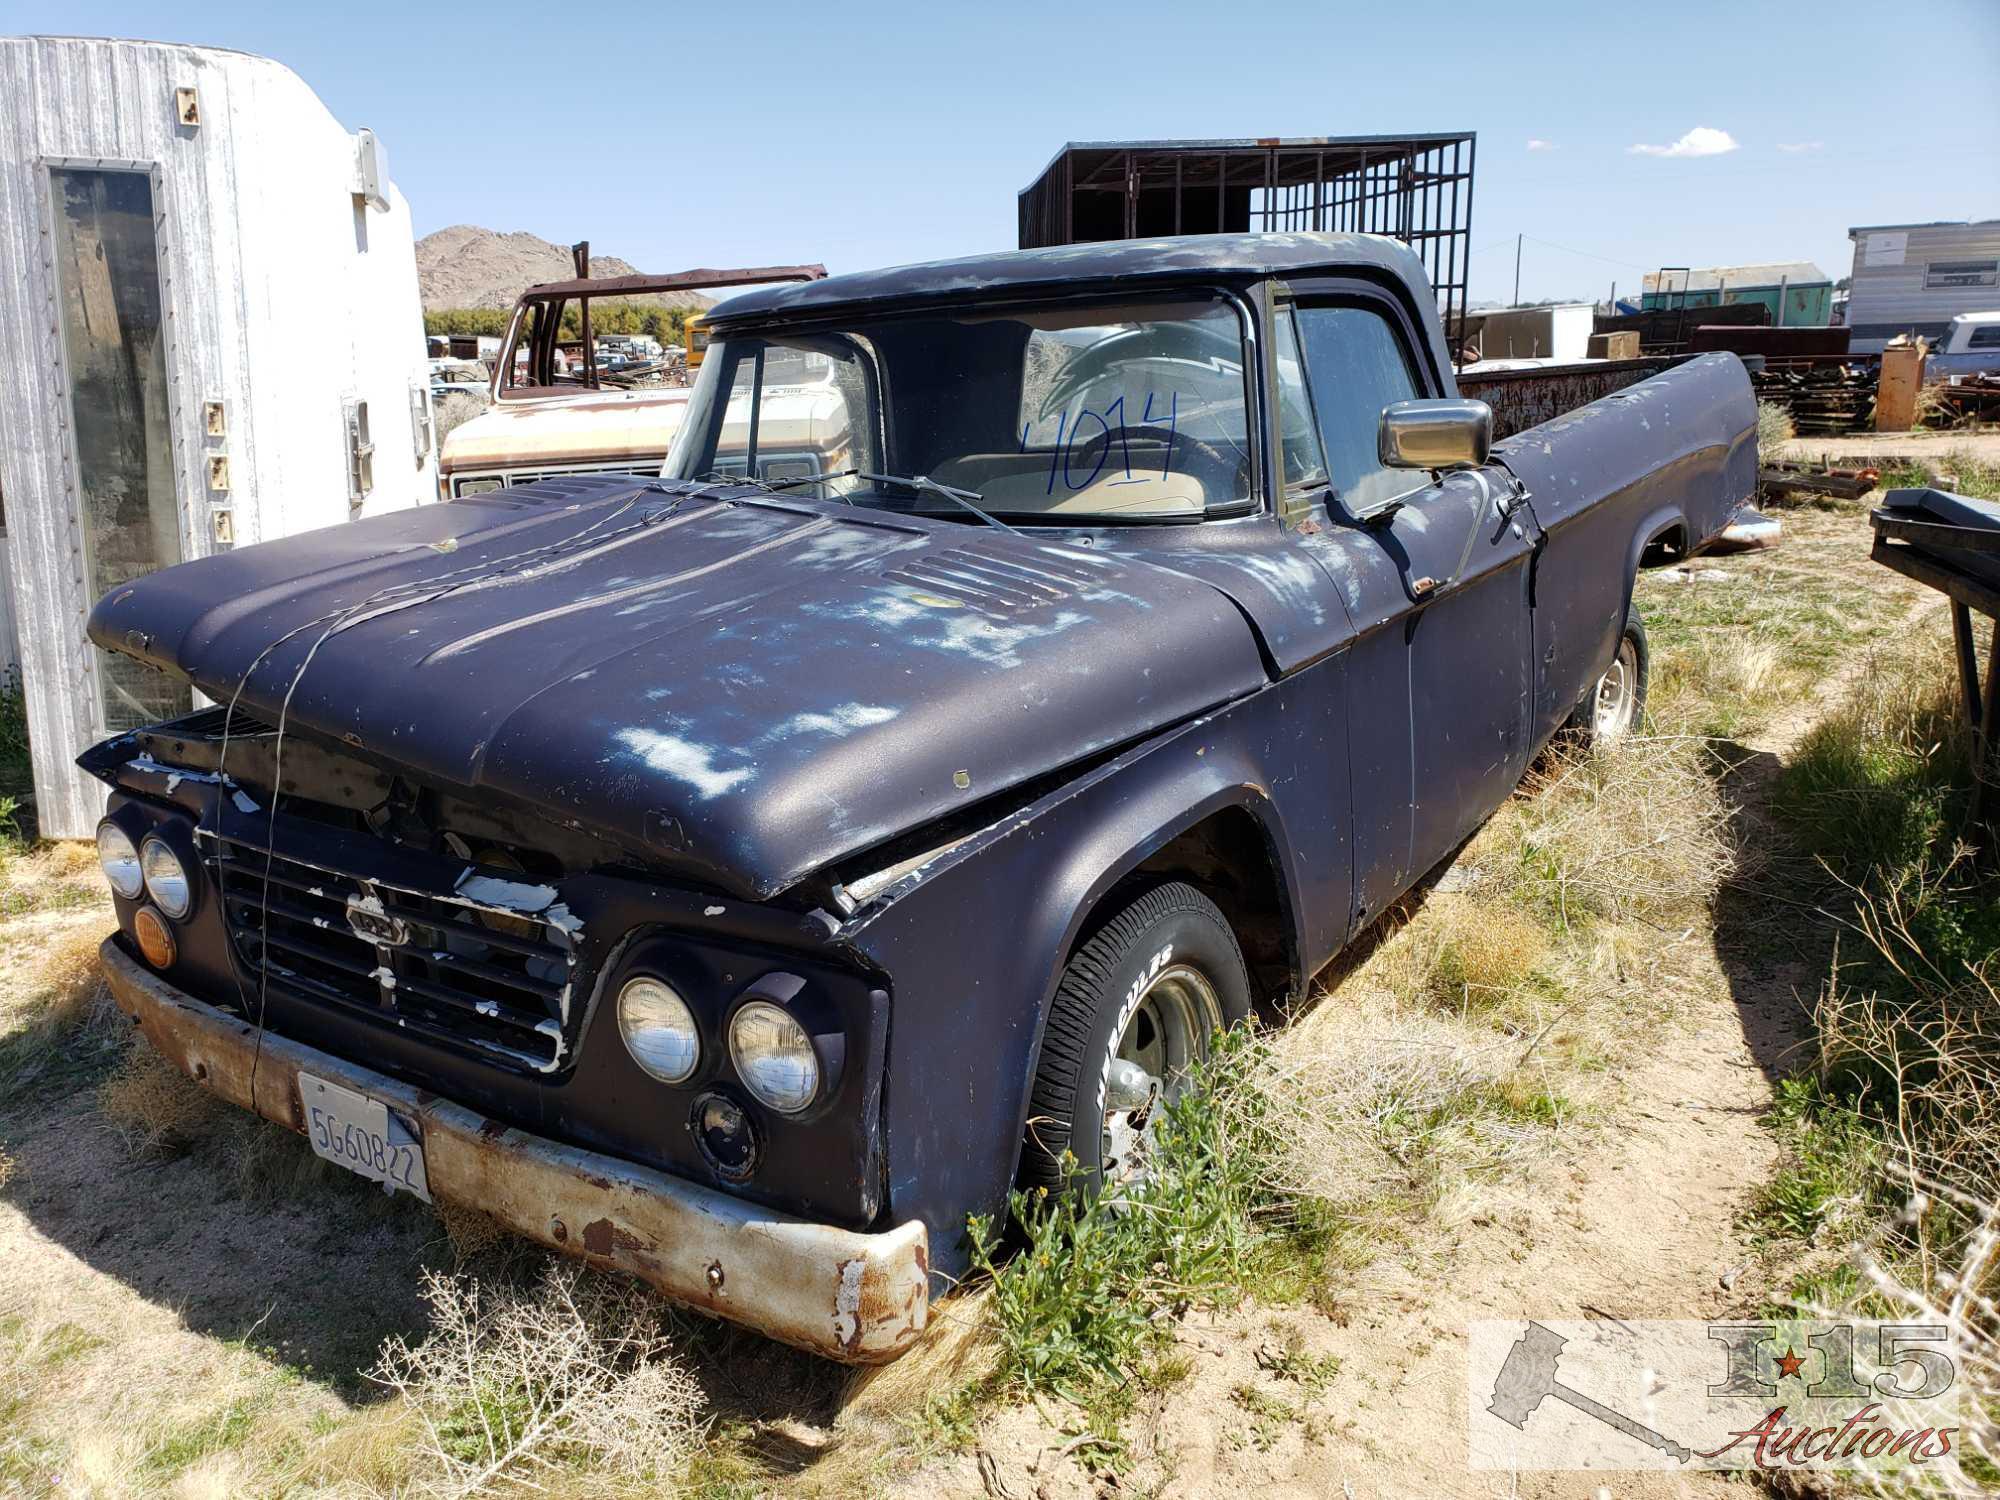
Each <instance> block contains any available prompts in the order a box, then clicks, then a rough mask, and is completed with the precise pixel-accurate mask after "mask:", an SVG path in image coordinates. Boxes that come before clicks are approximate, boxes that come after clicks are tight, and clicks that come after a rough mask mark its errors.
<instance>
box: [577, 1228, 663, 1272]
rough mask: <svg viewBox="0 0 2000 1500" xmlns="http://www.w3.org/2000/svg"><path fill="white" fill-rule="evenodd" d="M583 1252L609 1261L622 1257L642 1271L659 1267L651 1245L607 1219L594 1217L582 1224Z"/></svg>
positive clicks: (654, 1269) (656, 1269)
mask: <svg viewBox="0 0 2000 1500" xmlns="http://www.w3.org/2000/svg"><path fill="white" fill-rule="evenodd" d="M583 1253H584V1254H585V1255H593V1256H596V1257H597V1258H598V1259H600V1260H609V1261H616V1260H618V1259H620V1258H621V1257H622V1258H623V1260H624V1261H625V1262H626V1263H628V1264H630V1265H633V1266H637V1267H638V1268H639V1269H641V1270H643V1271H654V1272H657V1271H658V1270H659V1269H660V1259H659V1257H658V1256H657V1255H655V1254H654V1253H653V1247H652V1246H651V1245H649V1244H647V1243H646V1241H644V1240H642V1239H640V1238H639V1237H638V1236H637V1235H636V1234H634V1233H632V1231H631V1230H629V1229H625V1228H623V1227H621V1226H620V1225H617V1224H614V1223H612V1222H611V1221H610V1220H609V1219H595V1220H592V1221H591V1222H590V1223H588V1224H586V1225H584V1226H583Z"/></svg>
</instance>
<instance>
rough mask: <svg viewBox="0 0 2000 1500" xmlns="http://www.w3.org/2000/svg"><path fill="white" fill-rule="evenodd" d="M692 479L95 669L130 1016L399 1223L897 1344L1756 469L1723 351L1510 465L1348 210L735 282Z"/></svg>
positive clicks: (1366, 882)
mask: <svg viewBox="0 0 2000 1500" xmlns="http://www.w3.org/2000/svg"><path fill="white" fill-rule="evenodd" d="M709 327H710V333H711V338H712V342H711V344H710V347H709V350H708V355H707V358H706V359H705V361H704V362H703V365H702V369H701V373H700V378H699V381H698V383H697V385H696V386H695V388H694V391H693V393H692V398H691V403H690V407H689V412H688V416H687V419H686V422H685V425H684V426H683V428H682V430H681V433H680V435H679V437H678V438H677V439H676V446H675V448H674V451H673V452H672V454H671V455H670V456H669V458H668V460H667V463H666V468H665V471H664V473H663V474H662V475H661V476H660V477H659V478H658V479H657V480H653V481H644V480H636V481H635V480H633V479H630V478H619V477H609V476H594V477H588V478H574V479H566V480H554V481H550V482H547V483H543V484H539V485H534V486H531V487H527V488H517V489H512V490H505V491H500V492H495V493H492V494H487V495H481V496H478V497H476V498H469V499H465V500H461V501H459V502H457V503H453V504H450V505H439V506H429V507H424V508H421V509H417V510H410V511H404V512H401V513H398V514H392V515H385V516H382V517H379V518H374V519H370V520H366V521H362V522H359V523H356V524H352V525H347V526H341V527H337V528H332V529H329V530H326V531H321V532H315V533H312V534H309V535H304V536H297V537H292V538H288V539H286V540H282V541H275V542H270V543H267V544H264V545H261V546H255V547H246V548H243V549H241V550H238V551H234V552H227V553H222V554H219V555H216V556H211V557H207V558H203V559H201V560H199V561H196V562H190V563H187V564H184V565H182V566H179V567H174V568H169V569H167V570H165V571H163V572H159V573H155V574H152V575H150V576H148V577H146V578H143V579H141V580H139V581H137V582H135V583H132V584H129V585H126V586H123V587H121V588H119V589H118V590H116V591H115V592H114V593H112V594H111V595H110V596H108V597H107V598H105V599H104V600H103V601H102V602H101V603H100V604H99V605H98V606H97V609H96V611H95V613H94V614H93V615H92V617H91V620H90V633H91V636H92V638H93V639H94V640H95V641H96V642H97V643H98V644H99V645H101V646H102V647H104V648H105V649H106V650H109V651H115V652H122V653H125V654H126V655H128V656H131V657H134V658H136V659H138V660H140V661H142V662H146V663H149V664H151V665H153V666H155V667H157V668H159V669H160V670H162V671H165V672H169V673H172V674H175V675H177V676H179V677H181V678H184V679H186V680H187V681H189V682H191V683H192V684H193V685H194V686H195V687H197V688H199V689H200V691H201V692H202V693H203V694H205V695H206V696H207V698H208V699H209V700H211V702H212V703H213V704H214V705H215V706H214V707H211V708H206V709H203V710H201V711H199V712H197V713H195V714H193V715H191V716H188V717H184V718H181V719H178V720H175V721H173V722H170V723H165V724H161V725H158V726H156V727H154V728H151V729H148V730H145V731H141V732H139V733H135V734H129V735H125V736H122V737H120V738H118V739H114V740H111V741H108V742H106V743H104V744H100V745H98V746H96V747H94V748H92V749H91V750H89V751H87V752H86V753H85V755H84V756H83V757H82V763H83V764H84V765H85V766H86V767H87V768H88V769H89V770H90V771H92V772H93V773H95V774H96V775H97V776H99V777H101V778H102V779H103V780H104V781H106V782H107V783H109V784H110V785H111V787H112V788H113V794H112V796H111V798H110V805H109V812H108V815H107V816H106V818H105V820H104V822H103V825H102V827H101V829H100V832H99V836H98V847H99V851H100V854H101V856H102V860H103V865H104V870H105V873H106V875H107V877H108V879H109V881H110V883H111V886H112V889H113V891H114V893H115V897H116V907H117V917H118V930H117V932H116V933H115V934H114V935H113V936H112V937H111V938H110V939H109V940H108V941H107V943H106V945H105V949H104V960H105V964H106V966H107V969H108V971H109V975H110V981H111V986H112V990H113V993H114V995H115V996H116V999H117V1001H118V1004H119V1005H120V1006H121V1007H122V1008H123V1009H125V1010H126V1011H127V1012H129V1013H130V1015H131V1016H132V1018H133V1019H134V1020H135V1021H136V1022H137V1024H138V1025H139V1027H140V1028H141V1029H142V1030H143V1032H144V1034H145V1035H146V1037H147V1038H148V1040H149V1041H150V1042H151V1043H152V1044H153V1045H154V1046H155V1047H157V1048H158V1049H159V1050H160V1051H161V1052H162V1053H163V1054H165V1055H166V1056H167V1057H168V1058H169V1059H171V1060H172V1061H173V1062H175V1063H176V1064H178V1065H179V1066H180V1067H182V1068H183V1069H185V1070H186V1071H187V1072H188V1073H189V1074H191V1075H192V1076H193V1077H194V1078H196V1079H198V1080H200V1081H201V1082H203V1083H205V1084H206V1085H207V1086H209V1087H210V1088H212V1089H214V1090H216V1091H217V1092H219V1093H220V1094H222V1095H223V1096H224V1097H227V1098H229V1099H232V1100H234V1101H235V1102H236V1103H238V1104H240V1105H242V1106H244V1107H246V1108H249V1109H254V1110H256V1111H257V1112H258V1113H260V1114H262V1115H263V1116H265V1117H267V1118H269V1119H271V1120H275V1121H278V1122H280V1123H283V1124H285V1125H287V1126H290V1127H291V1128H293V1129H295V1130H298V1131H301V1132H303V1133H305V1134H306V1135H307V1136H308V1138H309V1139H310V1140H311V1142H312V1145H313V1149H314V1150H316V1151H318V1152H319V1153H320V1154H321V1155H324V1156H327V1157H330V1158H332V1159H333V1160H336V1161H339V1162H341V1163H343V1164H344V1165H346V1166H348V1167H351V1168H353V1169H354V1170H355V1171H358V1172H361V1173H363V1174H365V1175H367V1176H370V1177H374V1178H377V1179H379V1180H381V1181H382V1182H384V1183H385V1185H389V1186H392V1187H396V1188H400V1189H402V1190H405V1191H409V1192H414V1193H417V1194H419V1195H421V1196H424V1197H439V1198H446V1199H451V1200H455V1201H459V1202H462V1203H466V1204H470V1205H473V1206H475V1207H478V1208H481V1209H484V1210H485V1211H486V1212H488V1213H490V1214H492V1215H494V1216H495V1217H496V1218H498V1219H500V1220H501V1221H503V1222H504V1223H506V1224H507V1225H509V1226H511V1227H512V1228H513V1229H514V1230H516V1231H518V1232H519V1233H521V1234H524V1235H528V1236H532V1237H533V1238H535V1239H537V1240H540V1241H542V1242H543V1243H545V1244H548V1245H550V1246H552V1247H555V1248H557V1249H559V1250H562V1251H565V1252H569V1253H573V1254H577V1255H581V1256H585V1257H587V1258H589V1259H590V1260H591V1261H593V1262H595V1263H598V1264H601V1265H606V1266H613V1267H619V1268H622V1269H624V1270H627V1271H630V1272H632V1273H634V1274H636V1275H638V1276H641V1277H643V1278H645V1279H646V1280H647V1281H649V1282H651V1283H652V1284H653V1285H655V1286H656V1287H658V1288H660V1289H661V1290H662V1291H664V1292H666V1293H668V1294H670V1295H672V1296H674V1297H676V1298H679V1299H682V1300H685V1301H687V1302H689V1303H691V1304H694V1305H696V1306H698V1307H702V1308H706V1309H709V1310H711V1311H713V1312H714V1313H716V1314H718V1315H720V1316H722V1317H726V1318H732V1319H735V1320H738V1321H740V1322H743V1323H746V1324H749V1325H752V1326H754V1327H757V1328H760V1329H763V1330H764V1331H766V1332H767V1333H769V1334H771V1335H772V1336H774V1337H777V1338H780V1339H784V1340H786V1341H789V1342H791V1343H795V1344H798V1345H801V1346H803V1347H806V1348H809V1349H814V1350H817V1351H820V1352H821V1353H824V1354H826V1355H829V1356H831V1357H833V1358H837V1359H843V1360H850V1361H881V1360H885V1359H888V1358H892V1357H893V1356H894V1355H896V1354H897V1353H899V1352H900V1351H902V1350H903V1349H904V1348H906V1347H907V1346H908V1345H909V1344H910V1343H911V1342H912V1341H914V1340H915V1339H916V1338H917V1337H918V1335H919V1334H920V1333H921V1331H922V1329H923V1327H924V1323H925V1319H926V1316H927V1312H928V1308H929V1302H930V1298H931V1296H932V1293H933V1288H934V1285H942V1284H943V1281H942V1278H945V1277H949V1276H951V1275H954V1274H956V1273H958V1272H960V1271H962V1270H963V1269H964V1268H965V1266H966V1264H967V1257H968V1252H967V1245H966V1240H965V1225H966V1218H967V1216H968V1215H969V1214H980V1213H993V1212H995V1211H1004V1208H1005V1203H1006V1194H1007V1191H1008V1189H1009V1187H1010V1186H1012V1185H1014V1184H1016V1183H1020V1182H1027V1183H1054V1182H1057V1181H1059V1180H1060V1179H1061V1173H1062V1167H1061V1157H1062V1155H1063V1153H1064V1152H1065V1151H1067V1152H1072V1153H1074V1155H1075V1157H1076V1159H1077V1161H1078V1163H1079V1164H1080V1167H1081V1169H1082V1171H1083V1173H1084V1176H1085V1179H1086V1181H1088V1182H1113V1183H1115V1182H1119V1181H1124V1180H1128V1179H1130V1178H1131V1177H1133V1176H1134V1175H1136V1174H1142V1173H1143V1172H1144V1171H1145V1170H1146V1153H1147V1150H1148V1142H1149V1129H1150V1121H1151V1120H1152V1118H1153V1117H1154V1114H1155V1112H1156V1108H1157V1106H1158V1103H1159V1101H1160V1099H1161V1097H1162V1096H1163V1094H1166V1095H1170V1094H1171V1093H1172V1091H1173V1090H1175V1089H1176V1088H1177V1087H1179V1086H1180V1085H1181V1081H1182V1079H1183V1078H1184V1076H1185V1071H1186V1069H1187V1067H1188V1065H1189V1063H1190V1062H1191V1061H1193V1060H1195V1059H1197V1058H1198V1057H1200V1056H1201V1055H1202V1054H1203V1052H1204V1051H1205V1049H1206V1048H1207V1047H1208V1046H1209V1045H1210V1041H1211V1038H1212V1037H1213V1036H1214V1034H1215V1032H1216V1030H1217V1029H1218V1028H1221V1027H1225V1026H1227V1025H1229V1024H1230V1023H1232V1022H1235V1021H1238V1020H1240V1019H1242V1018H1243V1017H1245V1016H1247V1015H1248V1014H1250V1013H1251V1012H1252V1011H1253V1010H1257V1009H1259V1008H1263V1007H1269V1006H1272V1005H1274V1004H1275V1003H1277V1002H1280V1001H1282V1000H1283V998H1284V997H1286V996H1287V995H1291V994H1296V993H1300V992H1302V991H1303V989H1304V987H1305V986H1306V985H1307V983H1308V982H1309V981H1310V980H1311V978H1312V976H1313V975H1314V973H1315V972H1316V971H1317V970H1319V969H1320V968H1321V967H1322V966H1323V965H1325V964H1326V963H1327V961H1328V960H1329V959H1330V958H1331V957H1333V955H1334V954H1336V953H1337V952H1338V951H1339V950H1340V948H1341V947H1342V945H1343V944H1344V943H1346V942H1347V941H1348V940H1349V939H1350V938H1351V937H1353V936H1354V935H1355V934H1356V933H1357V932H1359V931H1360V930H1361V929H1362V928H1363V927H1364V926H1365V925H1366V924H1367V923H1368V922H1369V921H1370V920H1371V919H1373V918H1374V917H1375V916H1376V915H1377V914H1378V913H1380V912H1381V911H1382V910H1383V908H1384V907H1385V906H1387V905H1388V904H1389V903H1390V902H1392V901H1394V900H1395V899H1396V898H1397V897H1398V896H1399V895H1400V894H1402V893H1403V892H1404V891H1406V890H1407V889H1408V888H1409V887H1410V886H1411V885H1412V884H1413V883H1414V882H1415V881H1416V880H1418V879H1419V877H1421V876H1422V875H1423V874H1424V872H1425V871H1426V870H1427V869H1429V868H1431V867H1432V866H1433V865H1435V864H1436V863H1437V862H1438V861H1439V860H1441V859H1442V858H1444V857H1445V856H1446V855H1448V854H1449V853H1450V852H1451V851H1452V850H1453V849H1454V848H1455V847H1456V846H1457V845H1458V844H1459V843H1460V842H1461V841H1462V840H1464V839H1465V838H1466V836H1467V835H1469V834H1470V833H1471V832H1472V831H1473V830H1474V829H1475V828H1477V827H1478V826H1479V824H1480V823H1481V821H1482V820H1484V819H1485V818H1486V817H1487V816H1488V815H1490V814H1491V813H1492V812H1493V811H1494V809H1495V808H1496V807H1498V806H1499V805H1500V804H1501V802H1502V801H1503V800H1504V799H1505V798H1506V797H1507V796H1508V794H1509V793H1510V791H1511V790H1512V789H1513V788H1514V786H1515V784H1516V782H1517V781H1518V779H1519V778H1520V776H1521V774H1522V772H1523V770H1524V768H1525V767H1526V766H1527V764H1528V762H1529V759H1530V757H1532V756H1533V755H1534V754H1535V753H1536V752H1537V750H1538V749H1539V748H1540V747H1541V746H1542V745H1543V744H1544V743H1545V742H1546V741H1548V740H1549V739H1550V738H1551V737H1552V736H1553V735H1555V734H1556V733H1557V732H1558V731H1559V730H1562V729H1563V728H1564V727H1565V726H1570V727H1571V728H1572V730H1573V731H1575V732H1577V733H1579V734H1580V735H1583V736H1595V737H1597V738H1610V737H1615V736H1616V735H1618V734H1620V733H1622V732H1623V731H1625V730H1626V729H1627V728H1628V727H1629V726H1630V725H1631V724H1632V723H1633V722H1634V720H1635V717H1636V716H1637V714H1638V713H1639V711H1640V709H1641V706H1642V704H1643V701H1644V695H1645V686H1646V643H1645V633H1644V630H1643V629H1642V627H1641V625H1640V623H1639V620H1638V617H1637V616H1636V615H1635V614H1634V613H1633V610H1632V607H1631V598H1632V585H1633V578H1634V576H1635V574H1636V572H1637V570H1638V569H1639V568H1640V567H1641V566H1642V565H1643V564H1645V563H1646V562H1648V561H1649V560H1653V559H1657V558H1660V557H1665V556H1680V555H1685V554H1687V553H1689V552H1691V551H1693V550H1695V549H1697V548H1699V547H1701V546H1702V545H1703V544H1705V543H1706V542H1708V541H1709V540H1711V539H1713V538H1714V537H1715V536H1716V535H1717V534H1718V533H1719V532H1720V531H1721V530H1722V528H1723V527H1724V526H1725V525H1726V524H1727V523H1728V521H1729V519H1730V517H1731V515H1732V514H1733V513H1734V512H1735V511H1736V509H1737V508H1738V507H1739V506H1741V505H1742V504H1743V503H1744V502H1745V501H1746V500H1748V499H1749V498H1750V495H1751V492H1752V489H1753V486H1754V484H1755V472H1756V462H1755V459H1756V455H1755V449H1754V442H1753V437H1752V433H1753V428H1754V413H1753V404H1752V398H1751V394H1750V386H1749V382H1748V380H1747V378H1746V376H1745V374H1744V370H1743V367H1742V365H1741V363H1740V362H1739V361H1738V360H1737V359H1736V358H1735V357H1734V356H1732V355H1726V354H1719V355H1707V356H1701V357H1697V358H1693V359H1690V360H1688V361H1686V362H1684V363H1681V364H1679V365H1677V366H1675V367H1673V368H1671V369H1668V370H1666V371H1664V372H1663V373H1658V374H1654V375H1651V376H1650V377H1649V378H1645V379H1642V380H1639V381H1637V383H1635V384H1632V385H1630V386H1629V387H1627V388H1625V389H1623V390H1619V391H1616V392H1614V393H1613V394H1612V395H1610V396H1608V397H1606V398H1604V399H1602V400H1599V401H1596V402H1594V403H1592V404H1590V405H1588V406H1585V407H1582V408H1580V409H1578V410H1574V411H1570V412H1568V413H1566V414H1564V415H1561V416H1559V417H1557V418H1555V419H1554V420H1551V421H1548V422H1545V423H1543V424H1542V425H1540V426H1538V427H1534V428H1531V429H1529V430H1528V431H1525V432H1522V433H1520V434H1518V435H1516V436H1513V437H1511V438H1508V439H1505V440H1503V441H1500V442H1494V441H1493V440H1492V438H1491V432H1490V426H1489V423H1490V412H1489V411H1488V409H1487V408H1486V407H1485V406H1483V405H1481V404H1480V403H1478V402H1474V401H1466V400H1462V399H1460V398H1459V396H1458V391H1457V386H1456V383H1455V381H1454V378H1453V373H1452V368H1451V365H1450V362H1449V360H1448V359H1447V357H1446V353H1445V346H1444V340H1443V337H1442V333H1441V330H1440V328H1439V324H1438V317H1437V312H1436V305H1435V302H1434V300H1433V298H1432V294H1431V291H1430V288H1429V286H1428V285H1427V284H1426V282H1425V279H1424V275H1423V271H1422V269H1421V267H1420V265H1419V263H1418V262H1417V260H1416V259H1415V258H1414V257H1413V256H1412V255H1411V254H1410V253H1409V252H1408V251H1407V250H1405V249H1404V248H1402V247H1401V246H1399V245H1396V244H1394V243H1392V242H1389V241H1386V240H1381V239H1374V238H1368V237H1358V236H1331V235H1309V234H1289V235H1255V236H1229V235H1217V236H1206V237H1200V238H1187V239H1172V240H1156V241H1127V242H1120V243H1115V244H1101V245H1077V246H1068V247H1063V248H1059V249H1051V250H1040V251H1026V252H1017V253H1008V254H997V255H991V256H983V257H978V258H974V259H969V260H960V261H950V262H944V263H939V264H933V265H922V266H913V267H905V268H901V269H897V270H890V271H881V272H873V273H867V274H859V275H850V276H840V277H835V278H832V279H830V280H825V281H817V282H812V283H808V284H804V285H798V286H787V287H781V288H776V289H772V290H766V291H758V292H753V293H750V294H749V295H746V296H741V297H738V298H736V299H734V300H733V301H730V302H727V303H725V304H723V305H721V306H719V307H717V308H716V309H715V310H714V312H713V313H712V314H711V315H710V317H709Z"/></svg>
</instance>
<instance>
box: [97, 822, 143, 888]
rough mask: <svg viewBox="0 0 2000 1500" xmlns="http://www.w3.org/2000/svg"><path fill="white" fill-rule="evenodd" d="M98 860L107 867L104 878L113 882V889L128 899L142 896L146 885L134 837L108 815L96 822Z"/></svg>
mask: <svg viewBox="0 0 2000 1500" xmlns="http://www.w3.org/2000/svg"><path fill="white" fill-rule="evenodd" d="M97 862H98V863H99V864H100V865H102V866H103V867H104V878H105V879H106V880H108V881H110V882H111V889H112V890H114V891H116V892H117V893H118V894H119V895H121V896H123V897H124V898H125V899H126V900H127V901H137V900H138V899H139V892H140V891H142V890H144V889H145V885H146V877H145V875H144V873H143V872H142V871H141V870H140V869H139V851H138V850H137V849H135V848H134V847H133V846H132V836H131V835H130V834H128V833H127V832H126V831H125V830H124V829H122V828H120V827H119V826H118V825H117V824H116V823H114V822H112V821H111V820H110V819H109V818H106V819H105V820H104V821H103V822H102V823H99V824H98V825H97Z"/></svg>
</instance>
